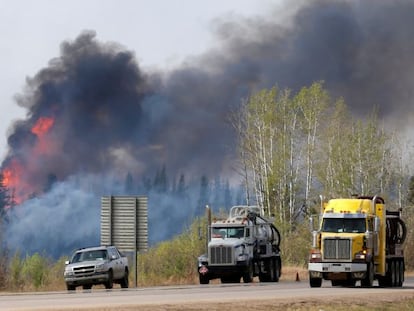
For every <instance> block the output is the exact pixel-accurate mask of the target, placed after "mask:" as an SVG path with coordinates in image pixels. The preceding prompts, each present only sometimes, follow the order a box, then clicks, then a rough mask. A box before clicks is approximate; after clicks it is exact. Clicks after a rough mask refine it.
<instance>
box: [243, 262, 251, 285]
mask: <svg viewBox="0 0 414 311" xmlns="http://www.w3.org/2000/svg"><path fill="white" fill-rule="evenodd" d="M243 282H244V283H251V282H253V263H252V262H250V263H249V266H248V267H247V271H245V272H244V273H243Z"/></svg>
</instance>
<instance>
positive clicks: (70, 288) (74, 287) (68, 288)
mask: <svg viewBox="0 0 414 311" xmlns="http://www.w3.org/2000/svg"><path fill="white" fill-rule="evenodd" d="M66 288H67V290H70V291H73V290H75V289H76V286H75V285H68V284H66Z"/></svg>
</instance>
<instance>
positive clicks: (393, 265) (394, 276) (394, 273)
mask: <svg viewBox="0 0 414 311" xmlns="http://www.w3.org/2000/svg"><path fill="white" fill-rule="evenodd" d="M396 285H397V265H396V262H395V260H392V261H391V287H395V286H396Z"/></svg>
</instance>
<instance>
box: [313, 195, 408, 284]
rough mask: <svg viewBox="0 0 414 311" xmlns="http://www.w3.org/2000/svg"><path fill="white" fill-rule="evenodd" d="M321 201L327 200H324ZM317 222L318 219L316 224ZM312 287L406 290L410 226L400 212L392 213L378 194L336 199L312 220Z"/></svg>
mask: <svg viewBox="0 0 414 311" xmlns="http://www.w3.org/2000/svg"><path fill="white" fill-rule="evenodd" d="M321 202H322V200H321ZM315 220H316V221H315ZM311 226H312V228H313V229H312V248H311V251H310V255H309V263H308V271H309V284H310V287H321V285H322V280H330V281H331V283H332V286H355V284H356V282H357V281H360V282H361V286H363V287H371V286H373V282H374V280H375V279H376V280H378V284H379V286H381V287H401V286H402V285H403V282H404V271H405V263H404V250H403V243H404V240H405V237H406V232H407V230H406V226H405V223H404V221H403V220H402V219H401V211H389V210H386V208H385V202H384V199H383V198H381V197H379V196H359V197H353V198H346V199H342V198H341V199H331V200H329V201H328V202H322V203H321V213H320V214H319V215H316V217H315V216H313V217H311Z"/></svg>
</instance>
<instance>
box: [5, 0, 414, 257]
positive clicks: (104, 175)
mask: <svg viewBox="0 0 414 311" xmlns="http://www.w3.org/2000/svg"><path fill="white" fill-rule="evenodd" d="M288 5H289V2H286V6H288ZM278 8H279V11H274V12H271V13H269V15H268V16H260V17H254V18H245V19H242V18H236V19H231V20H223V19H218V20H216V21H215V24H214V27H215V34H216V37H217V42H218V43H217V45H216V46H214V47H212V49H211V50H210V51H206V52H205V53H204V54H202V55H198V56H195V57H192V58H189V59H188V60H186V62H184V63H183V64H182V65H181V66H180V67H178V68H176V69H174V70H170V71H168V72H167V71H166V72H150V71H145V70H143V69H142V68H140V66H139V64H138V63H137V61H136V58H135V55H134V52H132V51H130V50H128V49H126V48H124V47H122V46H120V45H117V44H114V43H102V42H100V41H98V40H97V38H96V35H95V34H94V32H84V33H82V34H81V35H80V36H79V37H78V38H76V39H75V40H74V41H67V42H64V43H63V44H62V46H61V55H60V56H59V57H57V58H56V59H53V60H51V61H50V64H49V66H48V67H47V68H44V69H42V70H40V71H39V73H38V74H37V75H36V76H35V77H33V78H31V79H29V80H28V82H27V89H26V90H25V91H24V92H23V93H22V94H21V95H19V96H18V104H19V105H21V106H23V107H25V108H26V109H27V118H26V119H25V120H22V121H20V122H18V123H16V124H14V129H13V131H12V134H11V135H10V136H9V139H8V143H9V152H8V155H7V156H6V158H5V159H4V161H3V163H2V168H3V169H4V168H6V167H7V166H8V165H11V164H12V163H13V161H17V162H18V163H19V164H20V165H21V166H22V167H23V168H24V170H23V174H21V176H20V178H21V179H22V180H23V181H24V184H25V185H28V186H27V188H28V189H29V188H30V190H31V191H32V193H30V196H29V197H28V200H26V201H25V202H24V203H23V204H21V206H20V208H16V213H15V214H16V215H13V216H12V217H11V219H12V220H11V222H10V225H9V236H10V237H11V238H10V239H11V240H12V241H13V244H16V245H27V244H28V243H29V242H30V241H28V236H29V237H32V239H38V240H39V242H38V243H36V247H35V248H34V249H43V248H46V249H47V248H48V247H51V246H50V245H53V243H52V244H50V243H49V241H50V236H51V235H53V236H54V238H56V239H57V240H62V239H66V240H68V242H67V243H65V245H67V247H69V246H70V247H72V246H74V245H76V244H79V242H80V241H81V240H82V237H80V236H71V235H67V234H63V233H61V234H57V233H56V232H59V230H60V229H61V228H65V232H71V230H72V231H73V230H76V226H81V225H82V226H81V227H82V228H87V227H88V226H87V224H90V225H91V226H92V228H93V229H91V230H89V229H88V230H85V235H84V237H87V239H86V240H87V241H90V242H91V243H92V242H97V241H98V240H99V197H100V195H107V194H117V193H116V192H121V193H122V192H123V191H124V190H123V187H122V178H124V177H125V175H126V174H127V173H131V174H132V176H134V178H135V179H136V180H141V178H144V177H145V176H147V177H148V176H153V175H154V172H155V171H157V170H159V169H160V167H162V166H163V165H165V167H166V168H167V169H168V172H169V173H170V174H171V175H172V176H178V174H180V173H185V174H186V176H197V177H200V176H202V175H204V174H207V175H209V177H210V178H214V176H218V175H221V176H230V175H232V174H233V175H234V172H233V171H232V168H233V167H234V160H235V158H236V152H235V147H236V142H235V135H234V132H233V131H232V129H231V127H230V126H229V124H228V122H227V120H228V114H229V112H230V111H232V110H233V109H235V108H237V106H238V105H239V104H240V102H241V100H242V99H243V98H246V97H247V96H248V95H249V94H251V92H253V91H255V90H258V89H260V88H263V87H271V86H274V85H278V86H279V87H280V88H291V89H293V90H298V89H299V88H301V87H303V86H307V85H310V84H311V83H312V82H314V81H320V80H323V81H325V86H326V87H327V88H328V90H329V91H330V93H331V95H332V96H333V97H344V98H345V101H346V103H347V104H348V106H349V107H351V110H352V111H353V112H354V113H355V114H356V115H360V116H364V115H366V114H369V113H370V112H372V111H373V109H374V107H375V108H377V110H378V112H379V114H380V116H382V117H387V120H388V122H389V123H390V124H392V125H394V124H397V123H399V124H403V123H404V122H402V121H401V120H403V121H405V123H406V124H409V120H410V118H412V113H413V105H412V98H413V95H414V94H413V92H414V88H413V87H412V80H413V78H412V77H413V76H414V75H413V73H414V62H413V58H414V57H413V55H414V43H413V40H412V37H413V32H414V19H413V18H412V16H414V2H413V1H398V0H397V1H385V0H380V1H369V2H368V1H305V2H304V4H303V5H302V6H301V7H299V8H297V9H296V11H294V14H293V15H292V16H291V17H290V19H289V20H287V21H286V20H285V24H281V20H280V19H278V16H280V15H282V14H281V13H282V12H280V7H278ZM275 10H276V9H275ZM137 53H139V51H137ZM402 116H404V118H403V119H402ZM42 117H48V118H52V119H53V120H54V123H53V125H52V127H51V129H50V131H49V132H48V134H47V140H46V141H47V142H48V144H49V145H46V147H48V148H49V149H47V148H46V150H43V149H41V148H40V147H39V148H40V149H39V148H36V146H37V145H38V144H39V142H38V140H39V138H38V137H36V136H35V135H34V134H33V132H32V130H31V129H32V128H33V126H34V125H35V124H36V122H37V121H38V120H39V118H42ZM397 120H398V121H397ZM43 147H45V146H43ZM197 177H195V178H194V180H191V181H187V182H188V183H191V184H192V185H196V184H197V182H199V179H197ZM85 180H86V181H90V184H88V183H87V182H86V184H85ZM92 180H93V182H92ZM99 184H100V185H99ZM80 185H81V186H80ZM62 189H66V190H65V191H64V190H62ZM70 189H77V190H76V191H74V190H72V191H71V190H70ZM193 189H197V187H196V186H193ZM79 191H81V192H82V195H80V194H79ZM196 191H197V190H196ZM198 191H199V190H198ZM91 194H92V195H91ZM139 194H142V193H139ZM76 196H77V198H79V197H82V198H84V200H79V199H76V198H75V197H76ZM31 197H33V198H32V199H30V198H31ZM194 197H196V195H195V196H194ZM56 198H58V199H56ZM161 201H162V202H166V201H167V198H163V199H162V200H161ZM170 202H171V201H170ZM173 202H174V201H173ZM189 202H192V203H189ZM38 203H39V204H38ZM169 204H170V205H171V206H172V207H173V208H174V203H169ZM188 204H189V206H175V207H176V209H172V210H170V211H169V212H168V213H164V212H162V213H161V212H160V213H158V212H155V210H156V209H157V208H158V210H160V209H161V210H162V208H161V207H160V206H158V207H156V206H151V208H152V213H153V214H152V215H153V216H152V218H151V223H150V228H151V227H152V228H153V229H152V230H153V231H152V232H153V233H154V236H156V238H155V240H162V239H165V238H169V237H171V231H168V230H164V229H165V228H166V227H168V228H172V227H175V226H178V227H180V226H181V225H182V224H183V223H185V222H187V221H190V218H191V215H194V212H193V210H194V205H195V204H194V200H193V201H191V200H190V201H188ZM91 205H94V206H91ZM155 205H156V204H155ZM91 209H92V212H91ZM46 211H48V212H46ZM59 211H62V212H61V213H60V212H59ZM42 213H43V214H44V215H45V216H44V217H46V215H50V214H52V215H55V219H56V224H55V225H53V223H50V224H49V226H47V230H46V229H44V227H45V226H44V222H42V221H41V220H39V219H37V218H36V215H43V214H42ZM83 213H85V214H84V215H89V216H90V219H89V217H88V220H85V219H84V218H83V217H82V216H80V215H83ZM93 215H95V217H93ZM172 215H175V216H174V217H173V216H172ZM166 219H167V220H168V219H173V220H174V221H172V222H169V224H168V225H167V226H164V225H160V224H164V222H165V221H166ZM72 220H76V221H75V222H73V221H72ZM63 223H64V224H65V225H63ZM70 223H72V226H69V225H68V224H70ZM29 224H30V225H29ZM68 226H69V227H68ZM71 228H72V229H71ZM176 231H177V230H176ZM34 232H35V233H34ZM33 236H35V237H33ZM29 240H30V239H29ZM56 243H57V242H56Z"/></svg>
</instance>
